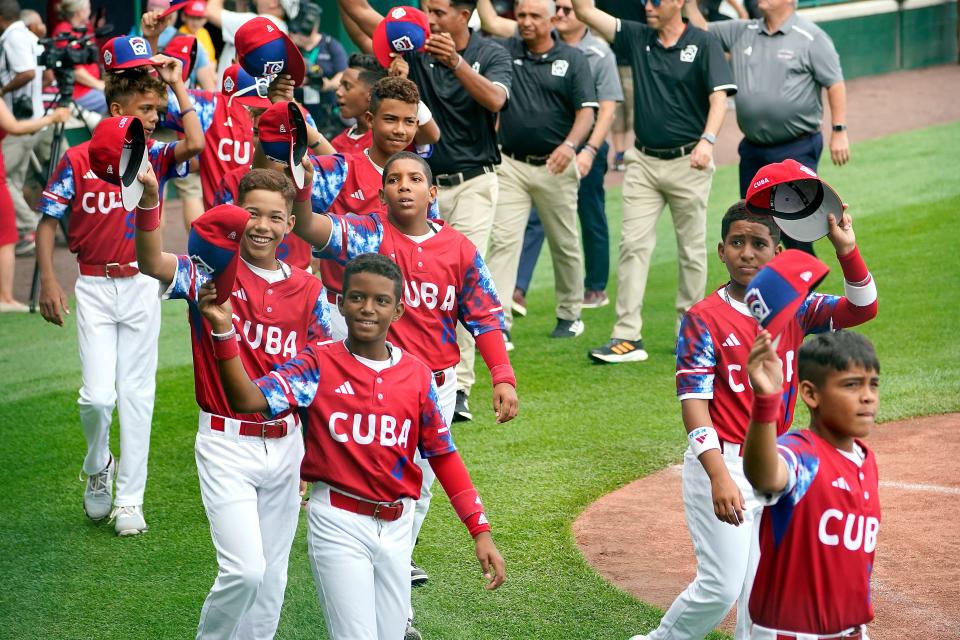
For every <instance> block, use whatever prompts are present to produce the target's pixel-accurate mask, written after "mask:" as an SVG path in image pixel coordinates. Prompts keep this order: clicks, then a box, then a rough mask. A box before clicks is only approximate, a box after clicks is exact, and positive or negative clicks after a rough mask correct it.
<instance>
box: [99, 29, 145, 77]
mask: <svg viewBox="0 0 960 640" xmlns="http://www.w3.org/2000/svg"><path fill="white" fill-rule="evenodd" d="M152 57H153V51H152V50H151V49H150V43H149V42H147V40H146V38H141V37H140V36H117V37H116V38H110V39H109V40H107V42H106V44H104V45H103V46H102V47H100V60H102V61H103V68H104V69H106V70H107V71H113V72H116V71H123V70H125V69H135V68H137V67H152V66H153V62H151V61H150V58H152Z"/></svg>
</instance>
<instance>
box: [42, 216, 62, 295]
mask: <svg viewBox="0 0 960 640" xmlns="http://www.w3.org/2000/svg"><path fill="white" fill-rule="evenodd" d="M59 224H60V221H59V220H57V219H56V218H51V217H50V216H43V217H42V218H41V219H40V223H39V224H38V225H37V237H36V243H37V266H38V267H39V268H40V280H41V281H43V280H52V281H53V282H56V281H57V273H56V270H55V269H54V268H53V247H54V245H55V244H56V235H57V225H59Z"/></svg>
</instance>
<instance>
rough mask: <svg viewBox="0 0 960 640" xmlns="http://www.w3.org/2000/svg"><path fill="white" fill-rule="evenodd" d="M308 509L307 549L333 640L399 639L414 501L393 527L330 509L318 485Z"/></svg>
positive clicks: (407, 601)
mask: <svg viewBox="0 0 960 640" xmlns="http://www.w3.org/2000/svg"><path fill="white" fill-rule="evenodd" d="M309 505H310V506H309V509H308V510H307V511H308V513H307V550H308V553H309V556H310V566H311V568H312V569H313V578H314V580H315V581H316V584H317V595H318V596H319V598H320V607H321V609H322V610H323V615H324V619H325V620H326V623H327V632H328V633H329V636H330V639H331V640H402V638H403V634H404V632H405V631H406V626H407V615H408V613H409V606H410V553H411V550H412V546H413V545H412V543H411V537H410V529H411V527H412V526H413V509H412V506H413V501H412V500H411V499H409V498H406V499H404V500H403V515H401V516H400V518H399V519H397V520H394V521H393V522H384V521H382V520H377V519H375V518H372V517H370V516H362V515H359V514H356V513H352V512H350V511H346V510H344V509H339V508H337V507H334V506H332V505H331V504H330V487H329V485H326V484H324V483H322V482H317V483H315V484H314V486H313V490H312V491H311V493H310V502H309Z"/></svg>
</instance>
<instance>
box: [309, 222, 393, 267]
mask: <svg viewBox="0 0 960 640" xmlns="http://www.w3.org/2000/svg"><path fill="white" fill-rule="evenodd" d="M328 216H329V218H330V221H331V222H332V223H333V232H332V233H331V234H330V242H328V243H327V246H326V247H324V248H323V249H321V250H320V251H314V255H316V256H317V257H318V258H324V259H326V260H334V261H335V262H337V263H339V264H343V265H345V264H347V263H348V262H350V261H351V260H353V259H354V258H356V257H357V256H358V255H360V254H361V253H377V252H378V251H379V250H380V244H381V243H382V242H383V224H382V223H381V222H380V218H379V217H378V216H377V215H376V214H373V215H369V216H358V215H357V214H355V213H349V214H347V215H333V214H328Z"/></svg>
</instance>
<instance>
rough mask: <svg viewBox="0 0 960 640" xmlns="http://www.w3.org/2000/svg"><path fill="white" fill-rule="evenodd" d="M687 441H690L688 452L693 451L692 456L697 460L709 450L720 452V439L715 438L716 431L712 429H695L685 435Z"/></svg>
mask: <svg viewBox="0 0 960 640" xmlns="http://www.w3.org/2000/svg"><path fill="white" fill-rule="evenodd" d="M687 440H689V441H690V450H691V451H693V455H695V456H696V457H698V458H699V457H700V456H701V455H702V454H704V453H706V452H707V451H710V450H711V449H716V450H717V451H720V438H719V437H717V430H716V429H714V428H713V427H697V428H696V429H694V430H693V431H691V432H690V433H688V434H687Z"/></svg>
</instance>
